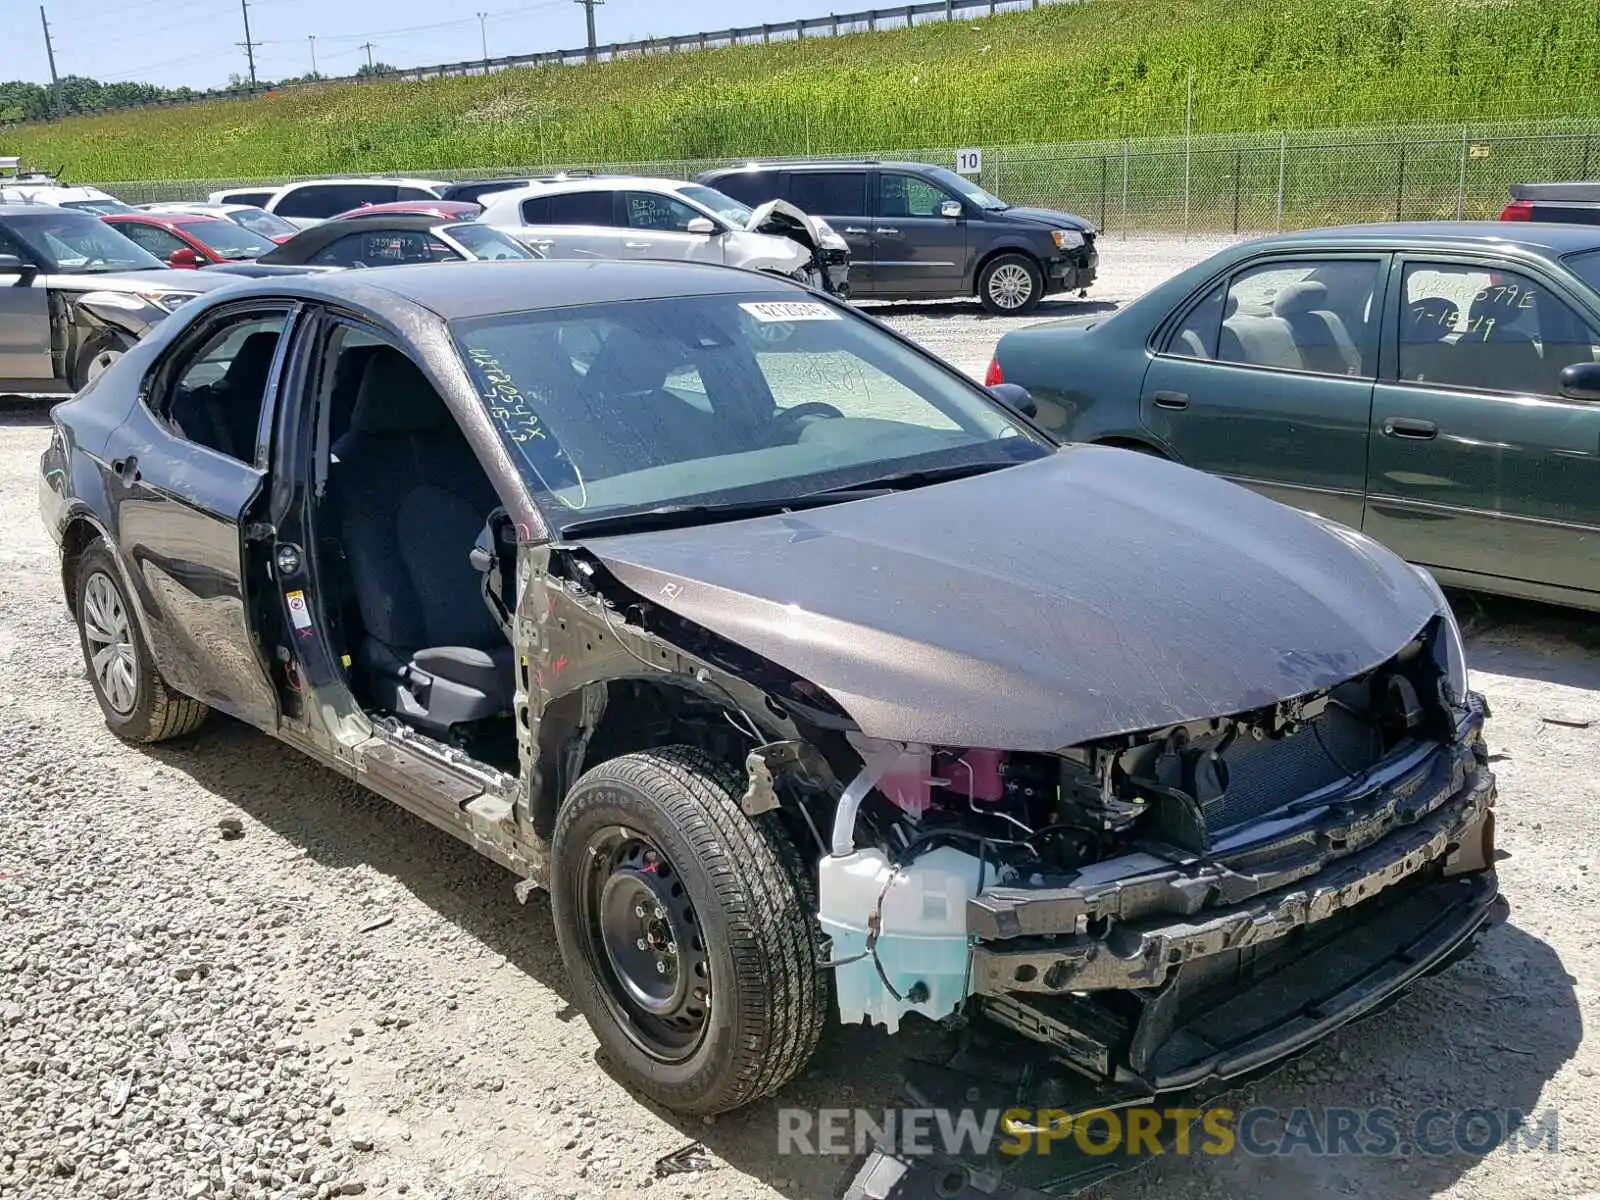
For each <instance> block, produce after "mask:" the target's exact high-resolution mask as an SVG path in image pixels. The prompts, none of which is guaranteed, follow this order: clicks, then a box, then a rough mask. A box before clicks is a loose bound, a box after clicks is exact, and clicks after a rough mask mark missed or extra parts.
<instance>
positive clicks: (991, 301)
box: [978, 254, 1044, 317]
mask: <svg viewBox="0 0 1600 1200" xmlns="http://www.w3.org/2000/svg"><path fill="white" fill-rule="evenodd" d="M1043 298H1044V273H1043V272H1042V271H1040V270H1039V264H1038V263H1036V262H1034V261H1033V259H1031V258H1029V257H1028V256H1027V255H1026V254H1001V255H999V256H998V257H996V258H993V259H991V260H990V261H989V262H987V263H985V264H984V266H983V270H981V271H979V272H978V299H979V300H980V301H982V303H983V307H984V309H985V310H986V311H988V312H991V313H993V314H994V315H996V316H1000V317H1020V316H1022V315H1023V314H1025V313H1030V312H1032V311H1033V310H1034V309H1035V308H1036V307H1037V306H1038V304H1039V301H1040V300H1041V299H1043Z"/></svg>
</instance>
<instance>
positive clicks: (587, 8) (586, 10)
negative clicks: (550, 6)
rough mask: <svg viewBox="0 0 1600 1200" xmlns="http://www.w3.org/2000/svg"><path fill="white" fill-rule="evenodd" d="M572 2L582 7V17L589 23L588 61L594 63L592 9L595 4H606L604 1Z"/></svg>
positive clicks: (575, 0)
mask: <svg viewBox="0 0 1600 1200" xmlns="http://www.w3.org/2000/svg"><path fill="white" fill-rule="evenodd" d="M572 2H573V3H574V4H581V5H583V15H584V16H585V17H586V18H587V19H588V22H589V61H590V62H594V60H595V38H594V7H595V5H597V4H604V3H605V2H606V0H572Z"/></svg>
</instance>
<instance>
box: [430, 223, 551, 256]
mask: <svg viewBox="0 0 1600 1200" xmlns="http://www.w3.org/2000/svg"><path fill="white" fill-rule="evenodd" d="M444 232H445V233H447V234H449V235H450V237H451V238H452V239H453V240H455V241H457V242H460V243H461V245H463V246H465V247H466V248H467V249H468V250H469V251H471V252H472V255H473V257H474V258H486V259H489V260H491V261H492V260H495V259H501V258H537V257H538V255H536V254H534V252H533V251H532V250H529V249H528V248H527V247H525V246H524V245H523V244H522V243H521V242H518V241H515V240H513V239H512V238H509V237H507V236H506V235H505V234H503V233H501V232H500V231H499V230H498V229H495V228H493V227H491V226H488V225H479V224H478V223H477V222H475V221H468V222H464V223H463V224H460V225H446V226H445V227H444Z"/></svg>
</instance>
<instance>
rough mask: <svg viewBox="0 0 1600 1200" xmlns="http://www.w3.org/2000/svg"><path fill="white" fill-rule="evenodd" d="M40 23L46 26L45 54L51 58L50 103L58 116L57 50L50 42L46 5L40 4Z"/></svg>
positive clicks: (59, 110) (59, 103) (58, 79)
mask: <svg viewBox="0 0 1600 1200" xmlns="http://www.w3.org/2000/svg"><path fill="white" fill-rule="evenodd" d="M39 24H41V25H43V26H44V56H45V57H46V58H48V59H49V60H50V104H51V107H53V108H54V109H55V113H56V116H58V117H59V116H60V115H61V79H60V77H59V76H57V75H56V50H55V47H54V46H52V45H51V44H50V22H49V20H47V19H46V17H45V15H44V5H42V4H41V5H39Z"/></svg>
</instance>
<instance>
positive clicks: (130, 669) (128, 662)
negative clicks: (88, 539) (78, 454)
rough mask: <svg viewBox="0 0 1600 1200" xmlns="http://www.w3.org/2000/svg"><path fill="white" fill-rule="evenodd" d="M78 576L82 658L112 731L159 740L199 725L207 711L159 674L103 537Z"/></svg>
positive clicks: (133, 739)
mask: <svg viewBox="0 0 1600 1200" xmlns="http://www.w3.org/2000/svg"><path fill="white" fill-rule="evenodd" d="M77 575H78V596H77V609H76V615H77V618H78V637H79V641H80V642H81V643H82V646H83V661H84V665H85V666H86V667H88V669H89V682H90V683H91V684H92V685H93V687H94V695H95V699H96V700H98V701H99V702H100V711H101V712H102V713H104V714H105V718H106V725H107V726H108V727H109V728H110V730H111V732H112V733H114V734H116V735H117V736H118V737H121V738H126V739H127V740H128V741H130V742H159V741H164V740H166V739H167V738H173V737H179V736H181V735H182V734H185V733H192V732H194V731H195V730H196V729H198V728H199V727H200V725H201V723H202V722H204V721H205V719H206V713H207V712H208V711H209V710H208V709H207V708H206V706H205V705H204V704H201V703H200V702H199V701H198V700H191V699H189V697H187V696H181V695H179V694H178V693H177V692H174V691H172V690H171V689H170V688H168V687H167V685H166V684H165V683H164V682H163V681H162V679H161V677H160V676H159V675H158V674H156V670H155V664H154V662H153V661H152V659H151V657H150V649H149V647H148V646H146V645H145V642H144V638H143V637H142V636H141V635H140V633H139V627H138V623H137V622H136V621H135V620H134V616H133V608H132V606H131V605H130V604H129V602H128V598H127V595H126V594H125V593H124V591H123V589H122V581H121V578H120V576H119V573H118V571H117V565H116V563H115V562H114V561H113V560H112V558H111V552H110V551H109V550H107V549H106V546H105V543H104V542H100V541H96V542H94V543H92V544H91V545H90V546H89V548H88V549H87V550H85V551H84V552H83V557H82V558H81V559H80V560H79V562H78V571H77Z"/></svg>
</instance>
